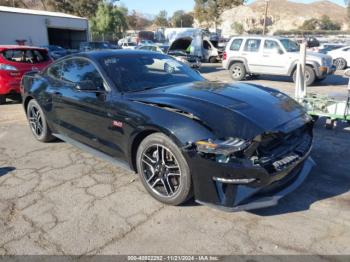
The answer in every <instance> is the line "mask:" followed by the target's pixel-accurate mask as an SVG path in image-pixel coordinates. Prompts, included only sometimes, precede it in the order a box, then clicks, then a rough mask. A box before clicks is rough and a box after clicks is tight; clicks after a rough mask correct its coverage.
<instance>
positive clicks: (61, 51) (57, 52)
mask: <svg viewBox="0 0 350 262" xmlns="http://www.w3.org/2000/svg"><path fill="white" fill-rule="evenodd" d="M42 48H45V49H47V51H48V52H49V56H50V57H51V58H52V59H53V60H57V59H59V58H62V57H65V56H66V55H69V54H70V52H69V51H68V50H67V49H65V48H63V47H61V46H58V45H46V46H42Z"/></svg>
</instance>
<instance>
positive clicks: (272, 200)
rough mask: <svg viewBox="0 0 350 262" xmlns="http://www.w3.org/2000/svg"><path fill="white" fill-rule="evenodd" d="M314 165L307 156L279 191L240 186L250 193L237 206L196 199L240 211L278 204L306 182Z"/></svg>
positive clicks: (204, 203)
mask: <svg viewBox="0 0 350 262" xmlns="http://www.w3.org/2000/svg"><path fill="white" fill-rule="evenodd" d="M313 166H315V162H314V161H313V159H312V158H311V157H309V158H307V159H306V161H305V162H304V163H303V165H302V168H301V170H300V171H299V172H298V173H297V174H296V175H295V179H293V181H292V182H291V183H289V184H288V185H286V187H283V188H281V189H280V190H279V191H274V192H271V193H270V194H263V193H262V194H259V191H264V188H263V187H262V188H257V189H255V190H247V189H244V188H243V186H239V187H242V188H241V189H240V188H238V189H237V191H238V192H239V191H242V192H244V191H246V193H248V194H247V195H246V197H247V199H246V201H245V203H242V204H239V205H237V206H227V205H226V206H224V205H220V204H212V203H207V202H202V201H200V200H196V202H197V203H199V204H202V205H208V206H212V207H214V208H218V209H220V210H224V211H227V212H238V211H243V210H254V209H260V208H266V207H271V206H276V205H277V204H278V202H279V200H280V199H282V198H283V197H285V196H286V195H288V194H289V193H291V192H293V191H294V190H296V189H297V188H298V187H299V186H300V185H301V184H302V183H303V182H304V180H305V179H306V178H307V176H308V175H309V173H310V171H311V169H312V167H313ZM243 194H244V193H243ZM250 194H253V196H252V197H249V196H248V195H250Z"/></svg>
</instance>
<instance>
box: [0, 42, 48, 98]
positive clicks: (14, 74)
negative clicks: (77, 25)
mask: <svg viewBox="0 0 350 262" xmlns="http://www.w3.org/2000/svg"><path fill="white" fill-rule="evenodd" d="M51 63H52V60H51V58H50V57H49V55H48V52H47V50H46V49H43V48H37V47H28V46H4V45H0V104H3V103H5V102H6V98H11V99H20V84H21V79H22V76H23V75H24V74H25V73H27V72H29V71H40V70H42V69H44V68H45V67H46V66H47V65H49V64H51Z"/></svg>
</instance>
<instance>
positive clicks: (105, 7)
mask: <svg viewBox="0 0 350 262" xmlns="http://www.w3.org/2000/svg"><path fill="white" fill-rule="evenodd" d="M127 28H128V24H127V21H126V17H125V15H124V12H123V10H121V9H120V8H118V7H117V6H115V5H113V4H112V3H108V2H101V3H100V4H99V5H98V8H97V11H96V15H95V16H94V17H93V18H92V19H91V31H92V32H93V33H96V34H98V35H102V36H104V35H106V34H108V35H109V34H112V35H114V36H118V37H120V36H121V34H122V32H124V31H125V30H126V29H127Z"/></svg>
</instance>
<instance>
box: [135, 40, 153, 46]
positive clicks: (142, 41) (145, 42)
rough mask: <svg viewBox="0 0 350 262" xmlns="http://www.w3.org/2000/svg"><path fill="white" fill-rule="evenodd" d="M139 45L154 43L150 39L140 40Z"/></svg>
mask: <svg viewBox="0 0 350 262" xmlns="http://www.w3.org/2000/svg"><path fill="white" fill-rule="evenodd" d="M139 45H154V42H153V41H152V40H141V41H140V42H139Z"/></svg>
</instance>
